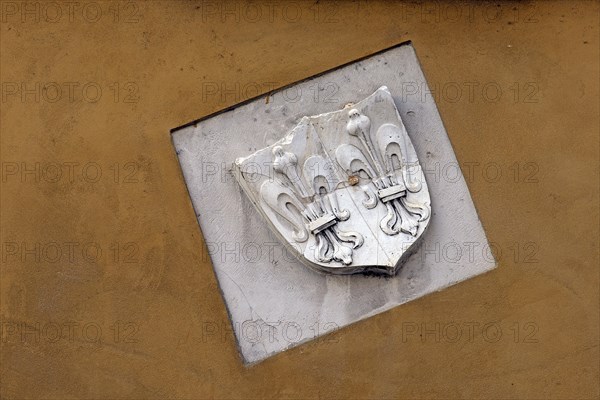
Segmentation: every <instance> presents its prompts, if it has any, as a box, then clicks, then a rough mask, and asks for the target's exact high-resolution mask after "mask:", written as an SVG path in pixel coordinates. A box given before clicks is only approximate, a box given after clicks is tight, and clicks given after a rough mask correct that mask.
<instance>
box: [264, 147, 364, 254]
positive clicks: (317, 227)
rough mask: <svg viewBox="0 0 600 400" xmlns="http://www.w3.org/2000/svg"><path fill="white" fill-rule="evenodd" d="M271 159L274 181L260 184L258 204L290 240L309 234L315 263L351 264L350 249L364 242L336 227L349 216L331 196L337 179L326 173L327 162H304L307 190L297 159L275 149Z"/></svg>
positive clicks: (303, 238)
mask: <svg viewBox="0 0 600 400" xmlns="http://www.w3.org/2000/svg"><path fill="white" fill-rule="evenodd" d="M272 156H273V162H272V165H273V170H274V171H275V172H276V173H277V179H274V180H267V181H265V182H264V183H263V184H262V186H261V189H260V193H261V198H262V200H263V201H264V202H265V203H266V204H267V205H268V206H269V207H270V208H271V209H272V210H273V211H274V212H276V213H277V215H279V216H280V217H281V218H283V219H284V220H285V221H287V222H288V223H289V224H291V225H292V226H293V228H294V240H296V241H298V242H301V241H306V239H308V234H309V233H310V234H312V235H314V236H315V243H316V247H315V259H316V260H317V261H320V262H324V263H328V262H331V261H332V260H334V261H338V262H341V263H343V264H344V265H349V264H351V263H352V255H353V249H356V248H358V247H360V246H361V245H362V244H363V241H364V239H363V237H362V235H361V234H359V233H357V232H344V231H341V230H339V229H338V227H337V223H338V221H344V220H347V219H348V218H349V217H350V212H349V211H348V210H341V209H340V207H339V205H338V201H337V198H336V194H335V193H334V190H335V188H336V186H337V182H336V179H337V178H335V176H334V175H332V174H328V173H326V171H327V168H328V165H327V161H326V160H325V159H324V158H323V157H321V156H317V155H315V156H311V157H309V158H308V159H307V160H306V161H305V163H304V168H303V169H304V177H305V178H306V180H307V181H308V182H309V186H307V185H305V183H304V181H303V179H302V176H301V174H299V173H298V168H297V164H298V158H297V157H296V155H295V154H294V153H291V152H286V151H284V149H283V147H282V146H275V147H273V150H272ZM329 167H330V166H329ZM292 210H295V211H292ZM298 216H299V217H298ZM299 220H300V221H301V223H300V224H299V222H300V221H299Z"/></svg>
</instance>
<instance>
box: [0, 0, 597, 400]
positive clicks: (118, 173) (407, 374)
mask: <svg viewBox="0 0 600 400" xmlns="http://www.w3.org/2000/svg"><path fill="white" fill-rule="evenodd" d="M248 4H249V3H245V2H240V3H227V5H220V3H217V2H206V1H205V2H200V1H198V2H194V1H189V2H188V1H185V2H184V1H148V2H141V1H132V2H127V1H122V2H121V1H96V2H86V1H79V2H77V3H72V2H61V1H58V2H55V3H47V2H25V3H23V2H13V1H3V2H1V3H0V6H1V10H0V11H1V15H0V21H1V22H0V80H1V82H2V99H1V103H0V106H1V111H0V116H1V122H0V123H1V127H0V128H1V157H2V171H1V172H2V186H1V189H2V192H1V196H0V199H1V210H2V212H1V231H0V233H1V238H0V239H1V240H0V242H1V245H2V260H1V264H0V267H1V271H0V276H1V286H0V288H1V297H0V299H1V304H0V307H1V321H0V322H1V328H2V330H1V333H2V338H1V339H2V341H1V346H2V347H1V368H0V372H1V375H0V378H1V385H0V386H1V392H0V395H1V396H2V398H17V399H20V398H40V397H44V398H57V399H65V398H90V399H91V398H93V399H104V398H106V399H108V398H111V399H115V398H135V399H139V398H165V397H172V398H188V399H201V398H227V399H231V398H293V399H296V398H303V399H305V398H348V397H350V398H392V397H393V398H482V397H486V398H565V399H566V398H596V397H598V394H599V393H598V389H599V385H598V378H599V376H598V373H599V370H598V358H599V355H598V339H599V337H598V334H599V298H598V284H599V280H598V275H599V274H598V262H599V259H598V242H599V237H598V198H599V193H598V179H599V176H598V175H599V165H598V158H599V151H598V112H599V103H598V97H599V85H598V76H599V74H600V71H599V64H598V60H599V51H598V48H599V41H598V36H599V32H598V25H599V17H598V15H599V6H598V3H597V2H591V1H590V2H577V1H574V2H539V3H529V2H528V3H515V2H506V3H505V2H498V3H484V4H478V5H475V4H473V5H471V4H464V3H460V4H457V5H449V4H447V3H424V4H422V5H418V4H417V5H415V4H408V5H403V4H395V3H383V2H368V1H356V2H338V3H326V2H318V3H316V4H315V3H313V2H299V1H292V2H274V3H273V2H271V3H266V4H259V3H252V4H258V5H257V6H254V7H253V8H250V7H248ZM405 40H412V41H413V45H414V46H415V48H416V49H417V53H418V55H419V57H420V61H421V64H422V67H423V70H424V72H425V74H426V76H427V79H428V82H429V84H430V86H432V87H433V88H434V93H433V94H430V93H422V92H420V91H419V88H418V87H417V88H413V89H414V90H412V89H411V92H410V93H412V94H410V95H411V96H431V95H433V96H435V97H436V100H437V104H438V108H439V110H440V113H441V115H442V118H443V120H444V124H445V126H446V129H447V131H448V135H449V136H450V139H451V141H452V144H453V146H454V150H455V152H456V155H457V158H458V160H460V162H461V165H460V167H461V168H462V171H463V174H464V175H465V176H466V177H467V181H468V185H469V189H470V191H471V195H472V196H473V200H474V202H475V204H476V205H477V209H478V212H479V216H480V218H481V220H482V222H483V224H484V227H485V229H486V233H487V235H488V238H489V239H490V241H492V242H494V243H495V250H496V253H497V259H498V262H499V268H497V269H496V270H494V271H492V272H490V273H488V274H486V275H483V276H481V277H478V278H475V279H473V280H469V281H467V282H464V283H462V284H460V285H457V286H454V287H452V288H449V289H447V290H445V291H443V292H440V293H436V294H433V295H430V296H427V297H425V298H422V299H419V300H417V301H415V302H412V303H409V304H407V305H405V306H403V307H399V308H396V309H394V310H391V311H388V312H385V313H383V314H380V315H378V316H375V317H373V318H370V319H369V320H366V321H363V322H361V323H359V324H356V325H353V326H350V327H348V328H344V329H342V330H339V331H337V332H335V333H333V334H331V335H328V336H325V337H324V338H323V339H320V340H316V341H313V342H310V343H308V344H306V345H303V346H300V347H297V348H294V349H292V350H290V351H288V352H285V353H282V354H280V355H277V356H275V357H273V358H270V359H268V360H267V361H265V362H264V363H261V364H259V365H256V366H254V367H251V368H244V367H243V366H242V363H241V361H240V358H239V356H238V354H237V350H236V345H235V340H234V338H233V336H232V333H231V331H230V328H229V323H228V318H227V314H226V311H225V307H224V304H223V301H222V299H221V296H220V293H219V290H218V287H217V284H216V280H215V277H214V274H213V272H212V268H211V266H210V262H209V258H208V256H207V251H206V248H205V247H204V245H203V239H202V235H201V233H200V231H199V229H198V226H197V223H196V219H195V216H194V211H193V209H192V207H191V203H190V200H189V197H188V194H187V192H186V188H185V185H184V182H183V179H182V176H181V172H180V169H179V165H178V162H177V158H176V155H175V153H174V151H173V149H172V145H171V141H170V135H169V130H170V129H172V128H174V127H176V126H179V125H181V124H184V123H187V122H189V121H191V120H193V119H195V118H198V117H200V116H202V115H207V114H209V113H212V112H214V111H217V110H220V109H222V108H225V107H227V106H230V105H233V104H235V103H237V102H239V101H242V100H244V99H246V98H248V97H253V96H255V95H257V94H259V93H261V92H266V91H269V90H270V89H272V88H275V87H279V86H283V85H286V84H288V83H291V82H295V81H297V80H300V79H302V78H305V77H307V76H310V75H313V74H316V73H319V72H321V71H324V70H327V69H330V68H333V67H335V66H337V65H339V64H342V63H346V62H349V61H352V60H354V59H356V58H359V57H362V56H365V55H367V54H370V53H373V52H374V51H377V50H380V49H383V48H386V47H389V46H392V45H394V44H396V43H399V42H402V41H405ZM322 92H323V91H320V90H318V88H317V90H315V101H321V100H323V101H324V100H325V99H324V97H320V94H319V93H322ZM407 95H408V94H407ZM434 174H437V176H438V178H439V179H451V178H452V171H451V170H449V169H448V168H444V166H441V167H440V170H439V172H435V171H434ZM465 249H468V247H465ZM434 251H436V250H434ZM465 251H466V250H465ZM475 251H477V249H475ZM438 254H439V256H440V257H447V256H448V254H446V253H445V252H444V250H443V249H440V250H439V253H438Z"/></svg>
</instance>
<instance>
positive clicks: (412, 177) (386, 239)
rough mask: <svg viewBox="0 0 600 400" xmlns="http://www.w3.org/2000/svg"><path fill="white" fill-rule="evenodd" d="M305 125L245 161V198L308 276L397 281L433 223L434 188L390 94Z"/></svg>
mask: <svg viewBox="0 0 600 400" xmlns="http://www.w3.org/2000/svg"><path fill="white" fill-rule="evenodd" d="M351 107H352V108H351V109H348V108H345V109H343V110H338V111H334V112H330V113H326V114H321V115H317V116H311V117H304V118H302V120H301V121H300V122H299V123H298V125H297V126H296V127H295V128H294V129H293V130H292V131H291V132H290V133H288V134H287V135H286V136H285V137H284V138H283V139H281V140H280V141H278V142H277V143H275V144H273V145H272V146H269V147H267V148H265V149H262V150H259V151H257V152H256V153H254V154H252V155H250V156H248V157H245V158H238V159H237V160H236V163H235V168H234V169H235V173H236V177H237V180H238V182H239V183H240V185H241V187H242V188H243V190H244V192H245V193H246V194H247V195H248V197H249V198H250V199H251V200H252V202H253V204H254V205H255V206H256V208H257V209H258V211H259V212H260V213H261V214H262V215H263V216H264V217H265V219H266V220H267V221H268V222H269V223H270V225H271V227H272V229H273V230H274V232H276V233H277V234H278V235H279V237H280V238H281V240H282V241H283V242H284V243H285V244H287V245H288V246H289V247H291V249H293V252H294V254H296V255H297V256H298V258H299V259H300V260H301V261H303V262H304V263H305V264H306V265H308V266H309V267H312V268H314V269H317V270H320V271H323V272H329V273H335V274H352V273H359V272H367V271H373V272H384V273H387V274H390V275H393V274H395V273H396V272H397V271H398V269H399V267H400V266H401V264H402V262H403V261H404V260H405V259H406V257H407V256H408V255H409V254H410V253H411V252H412V251H413V250H414V249H413V248H414V247H415V246H416V245H418V243H417V242H418V239H419V238H420V237H421V236H422V235H423V232H424V231H425V229H426V228H427V225H428V223H429V219H430V213H431V210H430V207H431V200H430V196H429V191H428V188H427V183H426V181H425V179H424V176H423V173H422V170H421V167H420V164H419V161H418V159H417V156H416V153H415V150H414V148H413V146H412V143H411V141H410V138H409V137H408V134H407V132H406V129H405V128H404V124H403V123H402V120H401V118H400V116H399V114H398V111H397V109H396V106H395V104H394V101H393V98H392V96H391V94H390V92H389V91H388V89H387V88H386V87H385V86H384V87H381V88H379V89H378V90H377V91H376V92H375V93H373V94H372V95H371V96H369V97H367V98H366V99H364V100H363V101H360V102H358V103H356V104H353V105H352V106H351Z"/></svg>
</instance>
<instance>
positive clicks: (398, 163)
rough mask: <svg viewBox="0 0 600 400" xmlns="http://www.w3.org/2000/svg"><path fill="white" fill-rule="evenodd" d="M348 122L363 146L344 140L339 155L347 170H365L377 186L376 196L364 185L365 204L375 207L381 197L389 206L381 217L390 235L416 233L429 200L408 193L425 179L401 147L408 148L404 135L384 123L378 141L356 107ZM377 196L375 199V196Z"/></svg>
mask: <svg viewBox="0 0 600 400" xmlns="http://www.w3.org/2000/svg"><path fill="white" fill-rule="evenodd" d="M348 116H349V121H348V124H347V125H346V130H347V132H348V134H350V135H352V136H355V137H357V138H358V139H359V141H360V143H361V145H362V148H363V150H364V151H363V150H361V149H359V148H357V147H356V146H353V145H350V144H343V145H341V146H339V147H338V148H337V150H336V158H337V160H338V162H339V163H340V166H341V167H342V168H343V169H344V170H345V171H346V172H347V173H354V174H361V173H363V174H366V175H367V177H368V178H369V180H370V181H371V183H372V185H373V186H374V187H375V190H376V193H377V197H376V198H374V197H372V196H371V195H370V192H369V190H370V189H369V187H368V186H364V187H363V191H365V193H366V194H367V198H368V201H367V202H366V204H365V203H364V202H363V204H364V205H365V207H367V208H372V206H373V202H376V201H377V199H379V201H381V202H382V203H383V204H384V205H385V207H386V210H387V213H386V215H385V216H384V217H383V218H382V219H381V222H380V228H381V230H382V231H383V232H384V233H386V234H387V235H396V234H398V233H400V232H405V233H409V234H410V235H412V236H416V235H417V230H418V227H419V223H420V222H421V221H423V220H425V219H427V218H429V213H430V209H429V206H428V205H427V204H423V203H418V202H411V201H410V200H409V198H408V196H407V194H408V193H416V192H419V191H420V190H421V188H422V183H421V181H420V180H419V179H416V178H415V177H414V176H413V175H412V172H411V170H412V167H411V166H410V165H409V163H408V162H407V159H406V157H405V156H404V154H403V151H402V148H406V143H405V140H406V139H405V135H403V134H402V131H401V129H400V128H399V127H398V126H396V125H394V124H392V123H384V124H382V125H381V126H380V127H379V129H377V132H376V134H375V138H376V144H377V146H376V145H375V143H374V142H373V140H372V138H371V120H370V119H369V117H367V116H366V115H364V114H362V113H360V112H359V111H358V110H356V109H352V110H350V111H349V112H348ZM373 198H374V199H375V200H372V199H373Z"/></svg>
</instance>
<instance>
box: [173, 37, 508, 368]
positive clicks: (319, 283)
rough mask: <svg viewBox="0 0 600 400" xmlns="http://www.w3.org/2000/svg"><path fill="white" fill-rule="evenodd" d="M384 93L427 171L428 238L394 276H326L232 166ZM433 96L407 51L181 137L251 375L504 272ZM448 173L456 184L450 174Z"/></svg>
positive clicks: (176, 136)
mask: <svg viewBox="0 0 600 400" xmlns="http://www.w3.org/2000/svg"><path fill="white" fill-rule="evenodd" d="M382 86H386V87H387V91H389V93H390V94H391V96H392V99H393V102H394V103H395V106H396V108H397V109H398V112H399V115H400V118H401V119H402V122H403V124H404V126H405V128H406V132H407V133H408V136H409V137H410V140H411V142H412V145H413V146H414V150H415V152H416V155H417V157H418V159H419V162H420V164H421V167H422V170H423V173H424V177H425V180H426V183H427V186H428V189H429V193H430V196H431V204H432V212H431V220H430V222H429V226H428V228H427V231H426V232H424V233H423V238H422V240H421V243H420V246H419V247H417V248H416V251H415V252H414V253H413V254H412V255H410V257H408V259H407V260H406V262H405V263H404V264H403V265H402V267H401V268H400V269H399V271H398V273H397V274H395V275H393V276H388V277H383V276H379V275H374V274H367V275H365V274H354V275H332V274H325V273H321V272H317V271H315V270H313V269H310V268H307V267H306V265H304V264H303V263H302V262H301V261H299V260H298V259H297V258H296V257H295V255H294V254H293V253H292V252H290V251H289V249H288V247H286V245H284V244H283V243H282V241H281V240H280V237H278V236H277V235H276V234H274V233H273V232H272V231H271V229H270V228H269V225H268V223H267V221H266V220H265V219H264V218H263V216H261V215H260V213H259V212H258V211H257V209H256V208H255V207H254V206H253V205H252V202H251V201H250V200H249V198H248V196H247V195H246V194H245V193H244V192H243V190H242V188H241V187H240V185H239V184H238V182H237V181H236V179H235V178H234V174H233V173H234V166H235V160H236V159H237V158H238V157H245V156H247V155H249V154H252V153H254V152H257V151H259V150H261V149H263V148H265V147H268V146H271V145H273V144H275V143H276V142H278V141H279V140H281V139H282V138H283V137H284V136H285V135H286V134H287V133H289V132H290V131H292V129H293V128H294V127H295V126H297V124H298V123H299V122H300V121H301V120H302V118H303V117H305V116H312V115H320V114H324V113H329V112H333V111H339V110H342V109H344V107H345V106H346V105H348V104H354V103H358V102H360V101H361V100H363V99H365V98H367V97H368V96H370V95H372V94H373V93H374V92H376V91H377V90H378V89H379V88H381V87H382ZM428 93H429V89H428V86H427V83H426V80H425V77H424V75H423V72H422V70H421V68H420V66H419V61H418V59H417V56H416V54H415V51H414V49H413V47H412V45H411V44H410V43H404V44H401V45H398V46H395V47H393V48H391V49H388V50H385V51H382V52H379V53H376V54H374V55H372V56H369V57H366V58H364V59H361V60H359V61H356V62H353V63H350V64H347V65H344V66H341V67H338V68H335V69H333V70H331V71H328V72H325V73H323V74H320V75H317V76H315V77H312V78H308V79H306V80H303V81H301V82H298V83H296V84H293V85H290V86H287V87H285V88H282V89H280V90H277V91H275V92H273V93H270V94H268V95H264V96H260V97H258V98H254V99H251V100H249V101H246V102H244V103H242V104H239V105H236V106H234V107H231V108H229V109H227V110H224V111H222V112H219V113H216V114H214V115H211V116H208V117H205V118H202V119H200V120H197V121H194V122H192V123H190V124H188V125H185V126H183V127H180V128H177V129H174V130H173V132H172V139H173V144H174V146H175V150H176V152H177V155H178V158H179V162H180V164H181V169H182V171H183V176H184V179H185V182H186V185H187V188H188V191H189V194H190V197H191V200H192V203H193V206H194V209H195V211H196V215H197V218H198V222H199V224H200V227H201V229H202V233H203V235H204V238H205V240H206V243H207V247H208V250H209V253H210V257H211V260H212V264H213V267H214V269H215V274H216V276H217V279H218V281H219V286H220V289H221V292H222V294H223V298H224V299H225V303H226V305H227V310H228V313H229V315H230V318H231V322H232V325H233V330H234V333H235V336H236V338H237V342H238V347H239V349H240V353H241V355H242V358H243V360H244V362H245V363H246V364H252V363H256V362H259V361H261V360H264V359H265V358H267V357H269V356H272V355H274V354H277V353H279V352H281V351H284V350H286V349H288V348H290V347H293V346H296V345H298V344H300V343H303V342H306V341H309V340H312V339H315V338H316V337H318V336H321V335H323V334H326V333H327V332H329V331H331V330H334V329H338V328H341V327H344V326H346V325H349V324H352V323H354V322H357V321H360V320H362V319H365V318H368V317H370V316H372V315H375V314H378V313H380V312H383V311H386V310H389V309H390V308H392V307H395V306H397V305H400V304H403V303H406V302H408V301H411V300H414V299H417V298H419V297H422V296H424V295H426V294H428V293H431V292H435V291H439V290H442V289H444V288H446V287H448V286H450V285H453V284H455V283H458V282H461V281H463V280H465V279H468V278H472V277H474V276H476V275H479V274H482V273H484V272H486V271H489V270H491V269H493V268H494V267H495V265H496V263H495V260H494V257H493V255H492V252H491V251H490V246H489V243H488V241H487V239H486V236H485V233H484V230H483V227H482V226H481V222H480V221H479V218H478V216H477V212H476V210H475V206H474V205H473V201H472V199H471V196H470V194H469V190H468V187H467V185H466V182H465V180H464V177H463V176H462V174H461V172H460V168H459V164H458V162H457V160H456V157H455V155H454V152H453V150H452V145H451V144H450V141H449V139H448V135H447V134H446V131H445V129H444V126H443V123H442V121H441V118H440V115H439V113H438V111H437V108H436V105H435V103H434V100H433V96H432V95H431V94H428ZM449 169H452V171H453V172H455V173H452V174H446V173H443V171H448V170H449ZM374 340H377V339H376V338H375V339H374Z"/></svg>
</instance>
